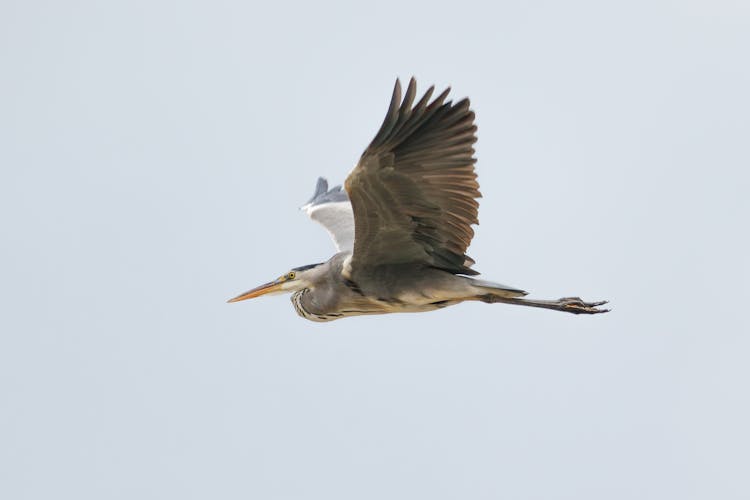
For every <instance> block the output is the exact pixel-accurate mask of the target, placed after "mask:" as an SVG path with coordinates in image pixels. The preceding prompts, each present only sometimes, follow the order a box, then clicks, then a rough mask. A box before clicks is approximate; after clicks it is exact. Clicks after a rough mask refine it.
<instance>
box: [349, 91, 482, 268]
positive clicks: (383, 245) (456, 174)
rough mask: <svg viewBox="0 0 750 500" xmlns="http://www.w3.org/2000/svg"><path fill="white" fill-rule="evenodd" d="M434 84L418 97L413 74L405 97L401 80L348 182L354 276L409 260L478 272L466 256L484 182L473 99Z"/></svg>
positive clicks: (472, 234) (433, 265)
mask: <svg viewBox="0 0 750 500" xmlns="http://www.w3.org/2000/svg"><path fill="white" fill-rule="evenodd" d="M449 90H450V89H446V90H445V91H444V92H443V93H442V94H440V95H439V96H438V97H437V98H436V99H435V100H433V101H432V102H430V98H431V97H432V93H433V91H434V87H430V88H429V89H428V90H427V92H426V93H425V95H424V96H423V97H422V98H421V99H420V100H419V102H417V103H416V104H413V103H414V98H415V96H416V82H415V80H414V79H413V78H412V79H411V81H410V82H409V87H408V88H407V90H406V96H405V97H404V100H403V102H401V85H400V83H399V81H398V80H396V85H395V88H394V90H393V97H392V98H391V104H390V107H389V108H388V113H387V114H386V117H385V120H384V121H383V125H382V126H381V127H380V130H379V131H378V133H377V134H376V135H375V138H374V139H373V140H372V142H371V143H370V145H369V146H368V147H367V149H366V150H365V152H364V153H363V154H362V157H361V158H360V160H359V163H358V164H357V166H356V167H355V168H354V170H352V172H351V173H350V174H349V176H348V177H347V179H346V183H345V187H346V191H347V192H348V194H349V199H350V200H351V203H352V207H353V209H354V227H355V232H354V251H353V255H352V259H351V263H350V266H351V271H352V274H353V275H356V274H358V273H372V272H374V270H376V269H377V268H378V267H380V266H383V265H397V264H404V263H411V264H418V263H422V264H424V265H427V266H431V267H437V268H440V269H444V270H446V271H448V272H452V273H455V274H478V273H477V272H476V271H473V270H472V269H470V268H469V267H468V266H469V265H471V263H473V261H472V260H471V259H470V258H469V257H468V256H466V255H465V252H466V249H467V248H468V246H469V243H470V242H471V239H472V237H473V236H474V231H473V229H472V228H471V225H472V224H477V223H478V220H477V213H478V208H479V204H478V203H477V201H476V198H479V197H480V196H481V195H480V193H479V190H478V189H479V184H478V183H477V181H476V173H475V172H474V162H475V161H476V160H475V159H474V158H473V155H474V148H473V146H472V145H473V144H474V142H476V135H475V133H476V130H477V128H476V126H475V125H474V113H473V112H472V111H471V110H470V109H469V100H468V99H462V100H461V101H459V102H458V103H456V104H453V103H452V101H448V102H446V100H445V99H446V97H447V96H448V92H449Z"/></svg>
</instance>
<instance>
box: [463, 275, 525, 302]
mask: <svg viewBox="0 0 750 500" xmlns="http://www.w3.org/2000/svg"><path fill="white" fill-rule="evenodd" d="M467 279H468V280H470V281H471V284H472V285H473V286H474V287H475V288H477V293H478V294H490V295H497V296H500V297H523V296H524V295H528V292H526V291H524V290H521V289H520V288H516V287H513V286H508V285H502V284H500V283H494V282H492V281H485V280H478V279H473V278H467Z"/></svg>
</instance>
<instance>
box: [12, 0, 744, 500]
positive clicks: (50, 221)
mask: <svg viewBox="0 0 750 500" xmlns="http://www.w3.org/2000/svg"><path fill="white" fill-rule="evenodd" d="M749 52H750V7H748V3H747V2H745V1H740V0H737V1H705V2H697V1H687V2H667V1H630V2H596V1H590V2H587V1H572V2H539V1H531V2H495V3H493V2H478V3H477V2H471V1H467V2H451V3H448V2H419V3H411V2H368V3H361V4H357V3H354V2H341V3H331V2H307V3H302V2H299V3H282V2H277V3H275V5H272V3H271V2H264V3H262V4H261V3H253V2H238V1H235V2H225V1H218V2H217V1H212V2H190V1H189V2H170V1H132V2H93V1H68V2H52V1H46V2H44V1H23V2H22V1H12V0H4V1H2V3H0V71H1V72H2V76H1V78H0V166H1V168H2V170H1V172H2V173H1V177H0V224H1V225H0V227H1V228H2V246H1V247H0V270H1V272H2V274H1V276H0V279H1V281H0V308H1V310H2V314H1V315H0V328H1V332H0V497H2V498H4V499H9V500H10V499H14V500H15V499H49V498H56V499H58V498H65V499H68V498H70V499H132V498H139V499H164V498H181V499H204V498H225V499H235V498H236V499H240V498H243V499H246V498H258V499H354V498H356V499H383V498H395V499H401V498H404V499H413V498H430V499H458V498H471V499H502V498H507V499H602V498H606V499H665V498H680V499H708V498H721V499H746V498H750V474H748V471H750V431H749V430H748V425H749V424H748V422H750V391H749V390H748V381H749V380H750V368H749V367H748V356H749V354H750V350H749V348H750V339H749V338H748V332H750V329H749V328H748V320H747V315H746V308H747V306H748V300H750V295H749V294H748V291H747V289H748V281H749V278H750V264H749V260H750V259H749V258H748V255H750V248H748V247H749V245H748V214H749V213H750V206H749V203H748V201H747V197H748V188H750V178H749V176H748V167H749V166H750V152H749V148H748V137H749V134H750V121H749V118H748V117H749V116H750V98H749V97H748V94H749V91H748V89H750V64H748V53H749ZM412 75H415V76H416V77H417V79H418V82H419V84H420V87H419V89H420V91H422V90H424V89H426V88H427V86H428V85H430V84H433V83H434V84H436V85H437V86H438V87H439V88H443V87H445V86H448V85H451V86H452V88H453V94H452V95H453V96H455V97H456V98H460V97H463V96H470V97H471V99H472V107H473V109H474V110H475V111H476V112H477V124H478V126H479V142H478V143H477V146H476V150H477V157H478V159H479V161H478V164H477V169H478V173H479V180H480V182H481V185H482V192H483V194H484V199H483V200H482V204H481V208H480V219H481V226H479V227H478V228H477V236H476V238H475V240H474V244H473V245H472V247H471V248H470V252H469V253H470V255H472V256H473V257H474V258H475V259H476V260H477V263H478V264H477V268H478V269H479V270H480V271H482V272H483V276H484V277H486V278H487V279H491V280H496V281H500V282H503V283H508V284H510V285H515V286H518V287H522V288H524V289H526V290H529V291H531V292H532V295H531V296H532V297H537V298H557V297H561V296H565V295H580V296H582V297H584V298H586V299H590V300H594V299H609V300H611V303H612V307H613V308H614V310H613V312H612V313H610V314H608V315H602V316H596V317H577V316H573V315H564V314H559V313H554V312H550V311H543V310H535V309H525V308H518V307H515V308H514V307H512V306H504V305H494V306H489V305H485V304H463V305H459V306H456V307H453V308H449V309H446V310H442V311H438V312H432V313H425V314H418V315H416V314H415V315H391V316H380V317H360V318H353V319H345V320H341V321H337V322H333V323H327V324H315V323H311V322H307V321H304V320H302V319H301V318H299V317H297V315H296V314H295V313H294V310H293V309H292V307H291V305H290V304H289V301H288V299H287V298H284V297H269V298H265V299H259V300H257V301H250V302H244V303H240V304H231V305H228V304H226V303H225V300H226V299H228V298H229V297H232V296H234V295H235V294H237V293H239V292H242V291H244V290H247V289H248V288H251V287H253V286H256V285H258V284H260V283H262V282H265V281H268V280H269V279H273V278H275V277H277V276H279V275H280V274H282V273H284V272H286V271H287V270H289V269H290V268H291V267H294V266H300V265H304V264H308V263H313V262H319V261H321V260H324V259H326V258H327V257H328V256H330V255H331V254H332V253H333V247H332V245H331V243H330V242H329V240H328V237H327V235H326V234H325V232H324V231H323V230H321V229H320V228H319V227H317V226H316V225H314V224H312V223H310V222H309V221H307V220H306V218H305V217H304V215H303V214H302V213H301V212H299V211H298V210H297V208H298V207H299V206H300V205H302V204H303V203H304V202H305V201H306V200H307V199H308V198H309V196H310V195H311V194H312V191H313V188H314V185H315V180H316V178H317V177H318V175H325V176H327V177H328V178H329V179H330V180H331V182H332V183H340V182H342V181H343V179H344V178H345V176H346V174H347V173H348V172H349V170H350V169H351V168H352V167H353V166H354V164H355V162H356V160H357V158H358V157H359V154H360V153H361V151H362V150H363V149H364V147H365V146H366V144H367V143H368V141H369V140H370V139H371V138H372V136H373V134H374V133H375V131H376V130H377V128H378V126H379V125H380V122H381V120H382V118H383V115H384V114H385V110H386V107H387V104H388V99H389V97H390V93H391V89H392V85H393V82H394V80H395V78H396V77H400V78H401V79H402V80H408V78H409V77H410V76H412Z"/></svg>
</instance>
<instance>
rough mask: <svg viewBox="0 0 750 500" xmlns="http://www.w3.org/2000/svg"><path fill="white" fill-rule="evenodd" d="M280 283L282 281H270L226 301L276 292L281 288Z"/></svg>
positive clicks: (236, 300) (235, 300) (237, 300)
mask: <svg viewBox="0 0 750 500" xmlns="http://www.w3.org/2000/svg"><path fill="white" fill-rule="evenodd" d="M282 283H283V282H282V281H279V280H274V281H270V282H268V283H265V284H263V285H260V286H258V287H255V288H253V289H252V290H248V291H247V292H245V293H242V294H240V295H238V296H236V297H235V298H233V299H229V300H228V301H227V302H239V301H240V300H247V299H252V298H255V297H260V296H261V295H265V294H267V293H273V292H278V291H280V290H281V285H282Z"/></svg>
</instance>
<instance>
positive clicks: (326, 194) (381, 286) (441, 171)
mask: <svg viewBox="0 0 750 500" xmlns="http://www.w3.org/2000/svg"><path fill="white" fill-rule="evenodd" d="M434 92H435V87H434V86H432V87H430V88H429V89H428V90H427V92H425V93H424V95H422V97H421V98H420V99H419V100H418V101H417V102H416V104H415V98H416V97H417V84H416V81H415V79H414V78H411V80H410V81H409V85H408V87H407V89H406V93H405V95H404V97H403V100H402V98H401V97H402V91H401V83H400V81H399V80H398V79H396V84H395V86H394V89H393V94H392V96H391V102H390V105H389V107H388V111H387V113H386V115H385V119H384V120H383V123H382V125H381V126H380V129H379V130H378V132H377V133H376V134H375V137H374V139H373V140H372V142H370V144H369V146H367V148H366V149H365V151H364V153H362V156H361V157H360V159H359V162H358V163H357V164H356V166H355V167H354V169H353V170H352V171H351V172H350V173H349V175H348V176H347V178H346V180H345V182H344V186H343V188H342V187H341V186H335V187H333V188H331V189H328V182H327V181H326V180H325V179H323V178H319V179H318V181H317V185H316V189H315V192H314V194H313V197H312V198H311V199H310V201H309V202H308V203H307V204H305V205H304V206H303V207H302V208H303V209H304V211H305V212H306V213H307V215H308V216H309V217H310V218H311V219H312V220H314V221H316V222H318V223H320V224H321V225H322V226H323V227H324V228H325V229H326V230H328V232H329V233H330V235H331V237H332V239H333V242H334V244H335V246H336V250H337V252H336V254H335V255H334V256H333V257H331V258H330V259H329V260H328V261H326V262H322V263H318V264H310V265H306V266H301V267H295V268H293V269H290V270H289V271H287V272H286V273H284V274H283V275H281V276H279V277H278V278H276V279H274V280H273V281H270V282H268V283H265V284H263V285H260V286H258V287H256V288H253V289H252V290H249V291H247V292H245V293H242V294H240V295H238V296H236V297H234V298H233V299H230V300H229V302H238V301H241V300H246V299H251V298H255V297H260V296H261V295H272V294H280V293H289V292H291V293H292V296H291V301H292V304H293V305H294V309H295V310H296V312H297V314H299V315H300V316H302V317H303V318H305V319H308V320H312V321H332V320H336V319H340V318H345V317H349V316H358V315H365V314H385V313H396V312H422V311H432V310H436V309H442V308H445V307H448V306H452V305H455V304H458V303H461V302H464V301H480V302H485V303H489V304H494V303H504V304H515V305H522V306H530V307H540V308H546V309H553V310H557V311H565V312H569V313H574V314H598V313H604V312H607V311H608V309H603V308H600V307H599V306H602V305H603V304H606V303H607V301H598V302H585V301H583V300H582V299H580V298H579V297H565V298H561V299H558V300H531V299H528V298H524V297H525V296H526V295H527V292H525V291H523V290H521V289H519V288H516V287H513V286H507V285H502V284H500V283H494V282H491V281H485V280H482V279H478V278H476V276H477V275H478V274H479V273H478V272H477V271H476V270H475V269H474V268H473V266H474V264H475V262H474V260H473V259H471V257H469V256H468V255H466V250H467V248H468V247H469V244H470V243H471V240H472V238H473V236H474V230H473V229H472V225H475V224H478V223H479V222H478V218H477V217H478V209H479V203H478V202H477V199H478V198H480V197H481V194H480V193H479V184H478V182H477V175H476V172H475V168H474V164H475V163H476V159H475V158H474V147H473V145H474V143H475V142H476V140H477V138H476V131H477V126H476V125H475V124H474V112H473V111H472V110H471V109H470V103H469V99H468V98H464V99H461V100H459V101H458V102H456V103H453V101H452V100H448V94H449V92H450V88H447V89H446V90H444V91H443V92H442V93H440V94H439V95H438V96H437V97H435V98H434V99H432V96H433V93H434Z"/></svg>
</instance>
